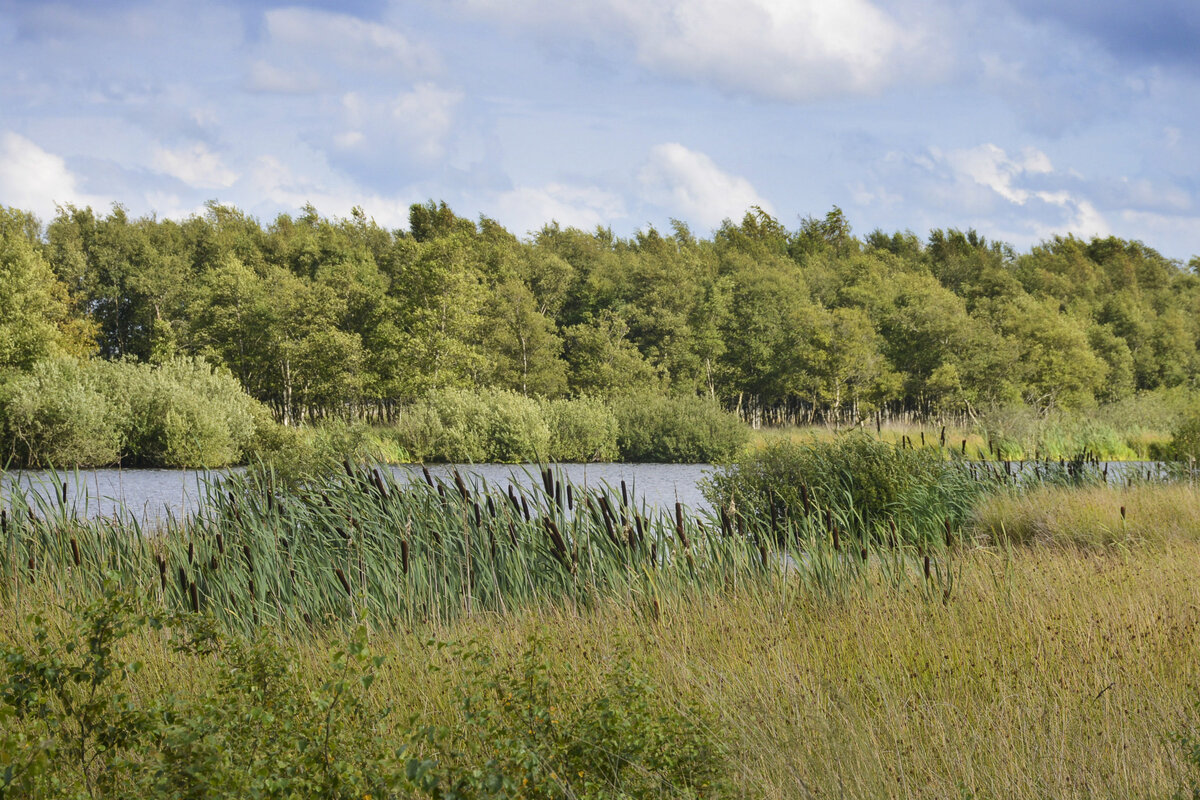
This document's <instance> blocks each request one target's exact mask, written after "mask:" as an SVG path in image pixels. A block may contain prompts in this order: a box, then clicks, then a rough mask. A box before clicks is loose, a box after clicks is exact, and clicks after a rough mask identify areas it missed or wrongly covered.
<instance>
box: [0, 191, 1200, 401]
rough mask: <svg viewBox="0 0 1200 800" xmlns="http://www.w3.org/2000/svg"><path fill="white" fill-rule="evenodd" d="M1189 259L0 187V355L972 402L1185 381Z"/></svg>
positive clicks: (377, 394)
mask: <svg viewBox="0 0 1200 800" xmlns="http://www.w3.org/2000/svg"><path fill="white" fill-rule="evenodd" d="M1198 273H1200V258H1193V259H1192V260H1191V262H1190V263H1189V264H1187V265H1184V264H1182V263H1180V262H1178V261H1174V260H1171V259H1168V258H1165V257H1163V256H1162V255H1161V254H1159V253H1158V252H1156V251H1155V250H1153V249H1152V248H1150V247H1148V246H1146V245H1144V244H1142V243H1141V242H1137V241H1127V240H1123V239H1119V238H1114V237H1108V238H1095V239H1092V240H1091V241H1084V240H1081V239H1078V238H1074V237H1071V236H1067V237H1054V238H1052V239H1050V240H1048V241H1045V242H1043V243H1041V244H1039V245H1037V246H1035V247H1033V248H1031V249H1030V250H1029V251H1028V252H1023V253H1018V252H1016V251H1014V249H1013V248H1012V247H1010V246H1008V245H1005V244H1004V243H1001V242H990V241H987V240H986V239H985V238H984V237H982V236H980V235H979V234H977V233H976V232H975V231H965V232H964V231H959V230H934V231H932V232H930V233H929V235H928V236H927V237H926V238H924V239H922V238H920V237H918V236H917V235H915V234H914V233H912V232H896V233H891V234H889V233H885V232H883V231H880V230H875V231H873V232H871V233H869V234H867V235H866V236H861V237H860V236H856V235H854V233H853V231H852V229H851V227H850V224H849V222H848V221H847V219H846V217H845V215H844V214H843V213H842V211H841V210H840V209H838V208H836V207H835V208H834V209H832V210H831V211H830V212H829V213H827V214H826V215H825V216H824V217H819V218H813V217H809V218H806V219H803V220H801V221H800V223H799V225H798V227H797V228H795V229H794V230H793V229H788V228H787V227H786V226H785V225H783V224H782V223H781V222H780V221H779V220H777V219H775V218H773V217H772V216H770V215H769V214H767V213H765V212H764V211H762V210H761V209H758V208H753V209H751V210H750V211H748V212H747V213H746V215H745V216H744V218H743V219H742V220H741V221H738V222H735V221H726V222H725V223H724V224H723V225H721V227H720V228H718V229H717V230H716V231H714V232H713V233H712V235H711V236H710V237H709V238H701V237H698V236H696V235H695V234H694V233H693V232H692V231H691V230H690V229H689V228H688V226H687V225H686V224H684V223H682V222H678V221H673V222H672V223H671V226H670V230H669V231H659V230H657V229H655V228H653V227H651V228H647V229H646V230H642V231H639V232H637V233H636V234H634V235H633V236H631V237H629V238H621V237H618V236H615V235H614V234H613V232H612V231H611V230H609V229H605V228H598V229H597V230H594V231H591V232H588V231H582V230H579V229H576V228H564V227H562V226H560V225H558V224H556V223H550V224H547V225H546V226H544V227H543V228H542V229H541V230H539V231H537V232H536V233H534V234H532V235H531V236H530V237H529V238H528V239H521V238H518V237H517V236H515V235H513V234H512V233H511V232H509V231H507V230H506V229H505V228H504V227H502V226H501V225H500V224H499V223H497V222H496V221H494V220H491V219H488V218H486V217H481V218H480V219H479V220H478V221H475V220H471V219H467V218H464V217H461V216H458V215H456V214H455V213H454V212H453V211H452V210H451V209H450V208H448V207H447V206H446V205H445V204H444V203H434V202H432V201H431V202H429V203H425V204H417V205H414V206H412V207H411V209H410V214H409V228H408V230H387V229H385V228H383V227H381V226H379V225H377V224H376V223H375V222H374V221H373V220H371V219H369V218H367V217H366V215H365V214H363V213H362V211H361V210H358V209H355V210H354V211H353V212H352V213H351V215H350V216H349V217H348V218H345V219H340V218H328V217H322V216H321V215H320V214H319V213H318V212H317V210H316V209H314V208H312V207H311V206H308V207H306V208H304V209H303V210H302V213H300V214H299V215H297V216H292V215H287V214H282V215H280V216H278V217H277V218H276V219H275V220H274V221H272V222H270V223H269V224H263V223H262V222H260V221H258V220H257V219H255V218H253V217H251V216H249V215H247V214H246V213H244V212H242V211H240V210H238V209H236V208H233V207H230V206H226V205H220V204H217V203H210V204H209V205H208V206H207V207H206V210H205V211H204V213H203V214H198V215H194V216H192V217H190V218H188V219H184V220H179V221H176V220H169V219H157V218H155V217H142V218H132V217H130V215H129V214H128V213H127V212H126V211H125V209H123V208H122V207H120V206H114V207H113V208H112V209H111V210H110V211H109V212H108V213H107V214H103V213H97V212H96V211H95V210H93V209H91V208H77V207H73V206H66V207H63V208H61V209H60V210H59V212H58V213H57V215H56V216H55V217H54V218H53V219H52V220H50V221H49V222H48V223H45V224H42V223H41V222H39V221H38V220H37V219H36V218H35V217H34V216H33V215H31V214H29V213H26V212H23V211H20V210H17V209H13V208H3V207H0V373H4V374H8V375H13V374H18V373H29V372H30V371H31V370H32V369H33V367H34V365H35V364H37V363H39V362H42V361H45V360H47V359H52V358H55V357H64V356H66V357H71V356H73V357H77V358H101V359H106V360H111V361H121V360H129V361H134V362H140V363H148V364H156V363H164V364H165V363H169V362H172V361H173V360H176V359H178V358H180V357H189V358H202V359H204V360H205V361H207V362H208V363H209V364H211V365H213V366H215V367H217V368H223V369H227V370H228V371H229V373H231V374H232V375H233V376H234V377H236V378H237V380H238V381H239V382H240V383H241V385H242V386H243V387H244V388H245V390H246V392H248V393H249V394H250V395H251V396H253V397H255V398H257V399H258V400H260V401H262V402H263V403H264V404H266V406H267V407H269V408H270V409H271V411H272V413H273V414H274V415H275V416H276V418H277V419H278V420H279V421H282V422H285V423H299V422H304V421H311V420H316V419H322V418H328V417H352V418H359V419H368V420H373V421H389V420H393V419H394V418H395V417H396V415H397V412H398V409H399V408H401V407H402V406H403V405H405V404H407V403H410V402H412V401H414V400H416V399H419V398H422V397H426V396H428V395H429V394H430V393H434V392H437V391H439V390H448V389H460V388H478V387H490V388H494V389H503V390H512V391H516V392H519V393H521V394H525V395H528V396H538V397H543V398H559V397H615V396H623V395H628V394H629V393H632V392H638V393H658V394H666V395H678V396H705V397H709V398H712V399H714V400H716V401H718V402H720V403H721V404H723V405H724V406H725V407H727V408H728V409H730V410H736V411H738V412H739V413H740V414H741V415H742V416H743V417H744V418H747V419H752V420H760V421H776V422H785V421H786V422H811V421H832V420H841V421H844V420H848V419H861V418H863V417H865V416H868V415H870V414H872V413H876V412H879V413H885V412H886V413H911V414H916V415H921V416H930V415H963V416H969V415H972V414H974V413H976V412H977V411H978V410H980V409H981V408H986V407H992V406H996V405H1011V404H1027V405H1029V406H1033V407H1035V408H1037V409H1040V410H1046V409H1051V408H1078V407H1087V406H1089V405H1093V404H1095V403H1097V402H1108V401H1115V400H1120V399H1122V398H1125V397H1128V396H1130V395H1132V394H1134V393H1136V392H1138V391H1142V390H1152V389H1158V388H1165V387H1175V386H1180V385H1187V386H1192V385H1194V384H1195V383H1196V380H1197V374H1198V373H1200V355H1198V349H1197V345H1198V342H1200V274H1198Z"/></svg>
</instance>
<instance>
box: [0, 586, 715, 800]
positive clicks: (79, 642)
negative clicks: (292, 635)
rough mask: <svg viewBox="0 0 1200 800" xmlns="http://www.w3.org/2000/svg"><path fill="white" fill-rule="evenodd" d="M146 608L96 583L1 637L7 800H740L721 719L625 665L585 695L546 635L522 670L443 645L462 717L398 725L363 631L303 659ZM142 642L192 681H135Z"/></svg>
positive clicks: (487, 654)
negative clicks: (21, 632)
mask: <svg viewBox="0 0 1200 800" xmlns="http://www.w3.org/2000/svg"><path fill="white" fill-rule="evenodd" d="M157 606H158V604H157V603H156V602H153V601H146V600H142V599H140V598H137V597H135V596H133V595H130V594H127V593H124V592H121V591H120V590H119V589H117V588H116V584H115V582H113V581H108V582H106V583H105V584H104V586H103V588H102V590H101V591H100V592H99V593H98V594H97V597H96V598H95V599H94V600H93V601H91V602H89V603H86V604H81V605H76V606H75V607H74V608H73V609H72V613H71V614H70V616H69V619H68V620H67V626H66V627H65V629H64V628H63V627H62V626H61V625H59V624H55V623H52V622H49V621H47V620H46V619H43V618H41V617H37V616H34V617H31V618H29V619H28V620H27V623H28V628H27V630H28V636H27V637H25V638H26V640H27V641H28V642H29V644H27V645H25V646H21V645H15V644H5V643H0V797H22V798H39V799H40V798H46V799H47V800H49V799H50V798H55V799H57V798H81V799H82V798H119V797H143V798H148V799H150V800H155V799H157V798H186V797H194V798H201V797H203V798H243V797H279V798H284V797H321V798H347V799H348V798H355V799H356V800H357V798H364V797H377V798H384V797H414V796H425V797H430V798H441V799H442V800H447V799H448V798H462V800H466V799H467V798H481V799H482V798H493V800H506V799H508V798H512V799H513V800H515V798H537V799H539V800H551V799H553V800H561V799H562V798H576V797H577V798H596V800H600V798H628V800H656V799H657V798H664V797H676V798H684V799H685V800H686V799H687V798H700V797H727V796H732V795H733V794H734V791H733V788H732V786H731V785H730V784H729V782H728V778H727V776H728V774H729V771H730V770H729V759H728V756H727V754H726V753H725V751H724V750H723V749H722V748H721V747H720V745H719V744H718V743H717V742H716V741H715V740H714V738H713V736H712V734H711V731H713V730H715V729H716V725H715V724H714V721H713V720H712V719H710V718H708V717H707V716H706V715H705V714H704V713H703V712H701V711H700V710H698V709H696V708H692V707H683V708H680V707H677V706H676V705H675V704H674V703H672V702H671V700H669V699H666V698H664V697H663V694H662V693H661V692H660V691H658V687H656V686H654V685H653V684H652V683H650V681H649V680H648V679H647V678H646V677H645V676H644V673H643V671H642V670H641V669H639V667H638V665H637V664H635V663H633V662H632V660H631V659H628V658H626V659H624V660H621V661H619V662H616V663H614V664H613V665H612V666H611V668H610V669H608V670H607V671H605V673H604V674H603V675H602V677H601V684H602V685H601V686H600V687H599V689H598V690H597V691H594V692H593V693H585V692H581V691H580V690H579V688H578V686H577V685H576V684H575V683H574V682H573V681H572V678H573V676H572V675H570V674H569V673H565V672H564V671H563V670H561V669H559V670H555V669H554V668H553V666H552V662H551V661H550V659H549V656H551V655H554V654H555V650H556V649H557V648H551V647H548V646H546V645H544V644H543V643H542V642H541V641H540V639H537V638H535V639H534V640H533V641H532V642H531V644H530V645H529V646H528V647H526V648H525V650H524V652H523V653H522V655H521V656H520V658H519V659H518V660H517V661H516V663H500V662H499V661H498V660H497V659H496V658H495V657H494V656H493V655H492V654H491V648H487V647H480V646H470V647H467V648H461V647H457V646H453V645H452V646H451V652H452V653H454V654H455V655H456V656H458V657H459V658H460V659H461V660H463V661H464V662H465V663H466V670H465V677H464V680H463V681H462V683H461V684H459V685H458V686H457V687H456V688H457V691H456V692H455V695H454V697H453V698H451V699H452V701H455V702H457V703H458V705H459V706H460V708H461V714H456V715H453V717H452V719H453V722H451V723H450V724H447V725H441V726H438V725H434V726H427V725H423V724H421V720H420V719H419V718H418V717H416V716H414V717H412V718H411V719H410V720H408V724H407V725H406V724H405V723H404V721H403V720H396V719H395V717H394V715H392V714H391V713H390V712H389V710H388V708H387V707H386V706H383V705H381V704H379V703H378V702H375V701H374V699H373V698H372V697H371V694H370V692H371V688H372V686H373V685H374V683H375V679H376V677H377V675H378V674H379V670H380V667H381V665H382V661H383V660H382V658H381V657H378V656H375V655H373V654H372V651H371V648H370V644H369V642H368V639H367V634H366V629H365V628H364V627H359V628H358V629H357V630H356V631H355V632H354V633H353V634H352V635H351V636H350V637H349V638H348V640H346V641H345V642H344V643H342V644H341V646H336V645H335V649H334V652H333V655H332V658H331V659H330V662H329V663H328V664H327V665H317V666H312V665H306V664H303V663H302V662H300V661H299V660H298V659H297V658H296V657H295V654H293V653H289V652H286V651H284V650H283V648H282V647H281V646H280V645H279V644H278V643H277V640H276V639H275V638H274V637H272V636H270V635H266V636H262V637H260V638H255V639H243V638H239V637H226V636H222V635H220V634H219V633H218V632H217V629H216V626H215V625H214V624H213V623H212V621H211V620H209V619H207V618H205V617H201V616H198V615H179V614H163V613H161V612H154V611H149V610H147V609H154V608H156V607H157ZM152 631H165V632H167V633H168V634H169V636H161V635H152ZM135 636H143V637H145V638H146V639H152V640H153V641H154V649H157V648H158V647H160V646H162V645H163V644H169V645H171V646H172V647H173V649H174V651H175V652H174V655H173V659H172V660H173V661H175V662H180V663H179V669H181V670H188V669H190V670H194V671H197V672H199V673H200V680H197V681H187V682H184V685H191V686H193V687H195V688H192V689H191V690H190V693H183V692H180V693H178V694H176V693H174V692H175V691H177V690H175V689H173V688H172V687H173V686H174V685H175V684H173V683H172V682H171V681H170V680H167V681H162V680H158V679H157V678H156V679H154V680H145V679H139V678H138V675H139V673H140V672H141V664H140V663H138V662H136V661H130V660H127V659H126V658H125V657H124V656H123V653H125V652H128V651H129V650H134V651H136V650H137V648H136V646H135V647H133V648H130V647H127V645H128V644H129V642H127V641H126V640H128V639H130V638H132V637H135ZM135 644H136V643H135ZM430 645H431V646H434V647H441V646H442V644H441V643H438V642H430ZM185 691H187V690H185Z"/></svg>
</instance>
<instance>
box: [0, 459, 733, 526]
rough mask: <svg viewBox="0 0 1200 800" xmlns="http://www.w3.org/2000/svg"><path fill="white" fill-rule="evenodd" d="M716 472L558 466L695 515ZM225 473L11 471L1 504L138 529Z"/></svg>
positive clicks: (410, 470) (503, 477)
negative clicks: (25, 501)
mask: <svg viewBox="0 0 1200 800" xmlns="http://www.w3.org/2000/svg"><path fill="white" fill-rule="evenodd" d="M390 469H391V471H392V473H393V474H394V475H395V476H396V477H397V479H398V480H401V481H407V480H423V477H422V475H421V470H420V467H419V466H397V467H391V468H390ZM454 469H457V470H458V471H459V472H460V473H461V474H462V475H463V477H464V478H468V479H470V480H472V481H473V482H474V483H476V484H477V485H478V484H480V483H482V482H485V481H486V483H487V484H488V485H490V486H494V487H497V488H499V489H504V488H506V487H507V486H508V484H509V483H510V482H511V483H514V484H516V485H526V486H530V485H533V484H534V483H535V482H538V483H540V481H541V479H540V477H539V473H538V467H537V465H533V464H530V465H524V466H522V465H512V464H471V465H458V466H454V465H449V464H438V465H430V467H429V471H430V473H432V474H433V475H434V476H435V477H445V478H447V479H449V477H450V474H451V472H452V471H453V470H454ZM713 469H714V467H712V466H711V465H708V464H563V465H560V466H558V467H556V470H558V472H559V474H560V475H561V476H562V478H564V479H565V480H568V481H570V482H571V483H573V484H575V485H576V486H578V487H580V488H583V487H585V486H594V487H598V486H601V485H603V484H606V483H607V484H608V485H609V486H612V487H613V488H616V489H619V488H620V486H621V482H622V481H625V484H626V486H627V488H628V489H629V491H630V493H631V494H632V496H633V500H634V502H636V503H638V504H641V503H643V502H644V503H646V504H647V505H649V506H661V507H665V508H674V506H675V503H677V502H679V503H683V504H684V505H685V506H687V507H689V508H691V509H695V510H700V509H707V508H708V504H707V503H706V502H705V500H704V496H703V495H702V494H701V493H700V486H699V484H700V481H701V480H702V479H703V478H704V477H705V476H706V475H708V474H709V473H710V472H712V470H713ZM225 474H228V471H227V470H217V471H196V470H169V469H125V470H120V469H92V470H79V471H77V472H51V471H47V470H42V471H33V470H28V471H14V472H9V473H6V474H4V475H3V478H2V479H0V498H3V499H4V500H5V501H7V499H8V497H9V496H10V495H11V494H12V493H13V492H16V491H22V492H25V493H26V494H27V495H30V496H31V495H33V494H36V495H38V496H40V497H41V498H43V499H44V500H45V501H46V502H47V503H53V504H54V505H55V506H57V503H58V502H59V498H60V497H61V496H62V491H63V488H62V487H63V484H66V487H67V488H66V505H67V508H68V509H69V510H70V511H71V512H72V513H73V514H75V515H76V516H79V517H99V516H104V517H113V516H125V515H128V516H133V517H135V518H137V519H138V520H139V521H141V522H144V523H152V522H155V521H160V520H164V519H166V518H167V517H168V516H174V517H176V518H178V517H181V516H185V515H188V514H192V513H194V512H195V511H196V509H197V508H199V506H200V503H201V502H202V501H203V499H204V496H205V486H206V482H207V481H209V480H212V479H216V478H220V477H221V476H222V475H225Z"/></svg>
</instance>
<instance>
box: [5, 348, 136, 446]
mask: <svg viewBox="0 0 1200 800" xmlns="http://www.w3.org/2000/svg"><path fill="white" fill-rule="evenodd" d="M118 416H119V412H118V409H117V408H116V407H115V406H114V404H113V403H112V402H111V401H110V400H109V398H108V397H107V396H106V394H105V393H104V392H103V391H102V387H101V385H100V383H99V381H98V380H97V376H96V374H95V371H94V370H92V369H90V368H89V367H88V366H87V365H83V364H80V363H79V362H78V361H76V360H74V359H70V358H63V359H54V360H50V361H43V362H40V363H38V364H35V365H34V367H33V369H32V370H31V371H30V372H28V373H14V374H13V375H11V376H10V377H9V379H8V380H7V381H5V382H4V383H3V384H0V441H2V442H3V454H4V460H5V461H10V462H12V463H14V464H17V465H20V466H32V467H49V466H54V467H73V466H79V465H93V464H111V463H114V462H116V461H117V460H118V459H119V458H120V456H121V435H120V431H119V419H118Z"/></svg>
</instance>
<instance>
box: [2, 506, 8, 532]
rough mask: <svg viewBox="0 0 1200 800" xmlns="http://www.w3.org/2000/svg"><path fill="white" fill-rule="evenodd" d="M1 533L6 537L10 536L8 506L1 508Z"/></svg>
mask: <svg viewBox="0 0 1200 800" xmlns="http://www.w3.org/2000/svg"><path fill="white" fill-rule="evenodd" d="M0 533H3V534H4V537H5V538H6V539H7V538H8V509H7V508H0Z"/></svg>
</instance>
